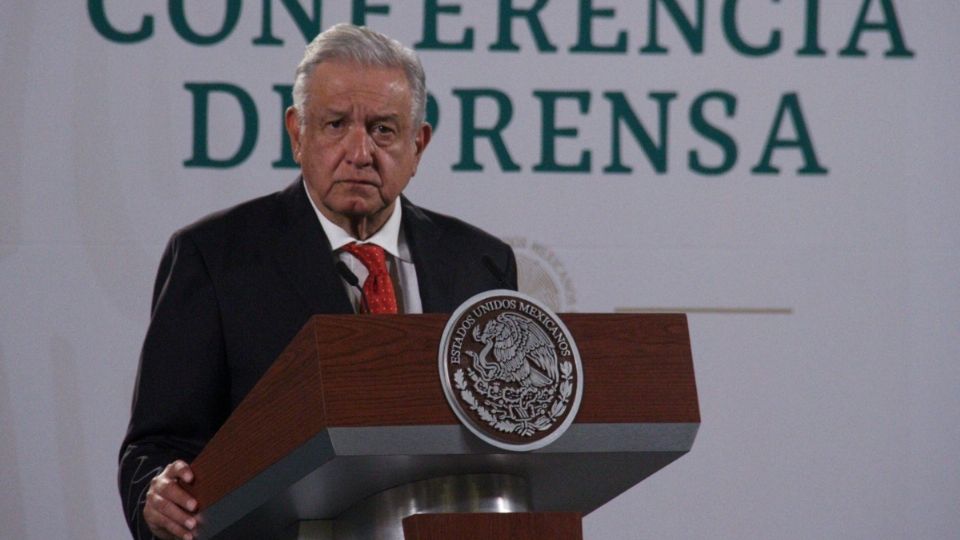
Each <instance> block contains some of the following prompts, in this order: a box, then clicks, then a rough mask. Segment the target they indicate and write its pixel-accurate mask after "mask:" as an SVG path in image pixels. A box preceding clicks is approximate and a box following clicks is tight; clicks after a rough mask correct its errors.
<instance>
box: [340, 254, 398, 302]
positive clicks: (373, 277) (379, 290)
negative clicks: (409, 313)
mask: <svg viewBox="0 0 960 540" xmlns="http://www.w3.org/2000/svg"><path fill="white" fill-rule="evenodd" d="M340 249H342V250H343V251H346V252H347V253H349V254H351V255H353V256H354V257H356V258H357V260H359V261H360V262H361V263H363V265H364V266H365V267H367V279H366V280H364V282H363V297H364V299H365V300H366V304H367V306H366V307H367V309H366V310H365V311H364V312H365V313H396V312H397V295H396V293H394V291H393V281H392V280H391V279H390V273H389V272H387V257H386V254H385V253H384V252H383V248H382V247H380V246H378V245H376V244H357V243H356V242H353V243H350V244H347V245H345V246H343V247H342V248H340ZM361 310H363V309H362V306H361Z"/></svg>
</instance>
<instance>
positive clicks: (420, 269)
mask: <svg viewBox="0 0 960 540" xmlns="http://www.w3.org/2000/svg"><path fill="white" fill-rule="evenodd" d="M401 203H402V204H403V231H404V234H405V235H406V238H407V241H408V243H409V246H410V250H411V254H412V257H413V262H414V265H415V266H416V269H417V280H418V282H419V284H420V297H421V301H422V304H423V311H424V312H427V313H431V312H432V313H450V312H452V311H453V310H454V309H455V308H456V307H457V306H458V305H460V304H461V303H462V302H464V301H465V300H466V299H468V298H470V297H471V296H473V295H474V294H477V293H479V292H482V291H485V290H490V289H496V288H505V287H509V288H513V289H516V285H517V281H516V280H517V277H516V263H515V260H514V256H513V252H512V251H511V249H510V248H509V246H507V245H506V244H504V243H503V242H501V241H499V240H497V239H496V238H494V237H492V236H490V235H488V234H486V233H485V232H483V231H481V230H480V229H477V228H475V227H473V226H471V225H468V224H466V223H464V222H462V221H460V220H457V219H454V218H451V217H448V216H443V215H440V214H437V213H434V212H430V211H428V210H424V209H421V208H418V207H416V206H414V205H413V204H411V203H410V202H409V201H407V200H406V199H401ZM485 255H486V256H489V257H491V258H492V260H493V261H494V264H495V265H496V266H498V267H499V268H501V269H502V276H500V277H498V276H495V275H494V274H493V273H492V272H491V271H490V270H489V269H488V268H487V267H486V266H485V265H484V264H483V262H482V257H483V256H485ZM334 263H335V259H334V255H333V253H332V252H331V250H330V243H329V242H328V241H327V238H326V235H324V233H323V228H322V227H321V226H320V222H319V220H318V219H317V217H316V214H315V212H314V210H313V208H312V207H311V205H310V202H309V200H308V198H307V194H306V191H305V190H304V188H303V186H302V184H301V181H300V180H299V179H298V180H297V181H296V182H294V183H293V184H292V185H290V186H289V187H288V188H287V189H285V190H283V191H280V192H278V193H274V194H272V195H268V196H266V197H261V198H259V199H254V200H252V201H249V202H247V203H244V204H241V205H239V206H237V207H234V208H231V209H228V210H225V211H223V212H220V213H217V214H214V215H212V216H209V217H207V218H205V219H203V220H201V221H199V222H198V223H196V224H194V225H191V226H189V227H187V228H185V229H182V230H181V231H178V232H177V233H175V234H174V235H173V237H172V238H171V239H170V243H169V244H168V246H167V249H166V251H165V252H164V255H163V259H162V260H161V262H160V269H159V272H158V274H157V281H156V285H155V287H154V294H153V308H152V315H151V320H150V326H149V328H148V330H147V335H146V339H145V340H144V345H143V351H142V354H141V358H140V369H139V373H138V375H137V383H136V388H135V391H134V397H133V410H132V415H131V420H130V426H129V429H128V432H127V436H126V438H125V439H124V442H123V446H122V448H121V454H120V475H119V482H120V491H121V498H122V499H123V505H124V511H125V513H126V517H127V522H128V523H129V524H130V527H131V530H132V531H133V532H134V536H135V537H138V536H137V535H138V534H139V535H140V537H143V538H150V535H149V532H148V530H147V528H146V525H145V524H143V523H142V521H143V519H142V506H143V497H144V495H145V493H146V490H147V487H148V486H149V481H150V479H151V478H152V477H153V476H155V475H156V474H157V473H158V472H159V471H160V470H161V469H162V468H163V467H164V466H166V465H167V464H168V463H170V462H172V461H174V460H176V459H183V460H186V461H188V462H189V461H191V460H192V459H193V458H194V457H196V455H197V454H198V453H199V452H200V450H201V449H202V448H203V446H204V445H205V444H206V442H207V441H208V440H209V439H210V437H211V436H213V434H214V433H215V432H216V430H217V429H218V428H219V427H220V425H221V424H222V423H223V422H224V420H225V419H226V418H227V416H229V414H230V412H231V411H232V410H233V409H234V408H235V407H236V406H237V404H238V403H240V401H241V400H242V399H243V397H244V396H245V395H246V394H247V392H249V391H250V389H251V388H252V387H253V385H254V384H255V383H256V382H257V380H259V379H260V377H261V376H262V375H263V373H264V372H265V371H266V370H267V368H268V367H269V366H270V364H271V363H272V362H273V360H274V359H275V358H276V357H277V356H278V355H279V354H280V352H281V351H282V350H283V348H284V347H285V346H286V344H287V343H288V342H289V341H290V340H291V339H292V338H293V336H294V335H295V334H296V333H297V331H299V330H300V328H301V327H302V326H303V324H304V323H305V322H306V321H307V319H308V318H309V317H310V315H312V314H315V313H353V308H352V306H351V304H350V301H349V299H348V297H347V294H346V292H345V291H344V288H343V284H342V281H341V278H340V277H339V275H338V274H337V272H336V270H335V267H334Z"/></svg>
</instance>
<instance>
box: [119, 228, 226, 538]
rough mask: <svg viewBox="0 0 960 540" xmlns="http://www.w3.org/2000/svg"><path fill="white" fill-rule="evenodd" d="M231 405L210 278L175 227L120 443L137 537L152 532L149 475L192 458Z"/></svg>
mask: <svg viewBox="0 0 960 540" xmlns="http://www.w3.org/2000/svg"><path fill="white" fill-rule="evenodd" d="M228 412H229V379H228V375H227V370H226V358H225V352H224V345H223V335H222V328H221V317H220V309H219V306H218V302H217V294H216V289H215V286H214V280H213V279H212V278H211V275H210V271H209V268H208V266H207V265H206V264H205V261H204V258H203V256H202V253H201V251H200V250H199V249H198V248H197V245H196V243H195V242H194V241H193V240H192V239H191V238H189V236H187V235H186V234H179V235H174V237H173V238H172V239H171V240H170V243H169V244H168V246H167V249H166V251H165V252H164V255H163V258H162V260H161V262H160V269H159V271H158V274H157V281H156V284H155V287H154V296H153V307H152V314H151V319H150V325H149V327H148V329H147V335H146V338H145V339H144V345H143V350H142V352H141V356H140V366H139V370H138V373H137V381H136V385H135V388H134V395H133V406H132V411H131V419H130V425H129V427H128V430H127V435H126V437H125V439H124V441H123V445H122V447H121V450H120V470H119V487H120V496H121V499H122V502H123V509H124V514H125V517H126V520H127V524H128V525H129V526H130V530H131V532H132V533H133V536H134V538H137V539H141V538H142V539H148V538H152V535H151V534H150V532H149V530H148V528H147V526H146V524H145V523H144V521H143V505H144V500H145V496H146V492H147V489H148V487H149V484H150V480H151V479H152V478H153V477H154V476H156V475H157V474H159V473H160V471H162V470H163V468H164V467H165V466H166V465H167V464H168V463H170V462H172V461H174V460H177V459H183V460H185V461H187V462H190V461H191V460H193V458H195V457H196V455H197V454H198V453H199V452H200V450H201V449H202V448H203V446H204V445H205V444H206V442H207V441H208V440H209V439H210V437H212V436H213V434H214V433H215V432H216V430H217V429H218V428H219V426H220V425H221V424H222V423H223V421H224V420H225V419H226V417H227V415H228Z"/></svg>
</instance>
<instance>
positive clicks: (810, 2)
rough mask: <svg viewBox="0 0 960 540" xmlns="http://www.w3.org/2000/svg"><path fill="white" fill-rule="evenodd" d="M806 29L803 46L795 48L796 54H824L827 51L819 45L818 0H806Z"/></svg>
mask: <svg viewBox="0 0 960 540" xmlns="http://www.w3.org/2000/svg"><path fill="white" fill-rule="evenodd" d="M804 28H805V29H806V32H805V36H804V40H803V47H802V48H800V49H797V56H826V55H827V51H824V50H823V49H822V48H821V47H820V41H819V38H820V0H807V15H806V22H805V23H804Z"/></svg>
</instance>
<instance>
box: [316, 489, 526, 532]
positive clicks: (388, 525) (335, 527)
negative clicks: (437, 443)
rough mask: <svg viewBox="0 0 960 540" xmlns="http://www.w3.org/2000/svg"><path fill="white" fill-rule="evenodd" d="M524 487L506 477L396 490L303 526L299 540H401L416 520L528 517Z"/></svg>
mask: <svg viewBox="0 0 960 540" xmlns="http://www.w3.org/2000/svg"><path fill="white" fill-rule="evenodd" d="M529 511H530V491H529V488H528V486H527V482H526V481H525V480H524V479H523V478H520V477H518V476H511V475H505V474H473V475H463V476H445V477H441V478H431V479H429V480H422V481H419V482H412V483H409V484H404V485H400V486H397V487H394V488H391V489H388V490H386V491H382V492H380V493H377V494H376V495H373V496H371V497H369V498H367V499H366V500H363V501H361V502H359V503H358V504H356V505H355V506H353V507H352V508H350V509H349V510H347V511H346V512H344V513H343V514H341V515H340V516H338V517H337V518H336V519H335V520H329V521H302V522H300V524H299V533H298V536H297V538H298V540H404V535H403V519H404V518H406V517H409V516H412V515H415V514H447V513H505V512H529Z"/></svg>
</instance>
